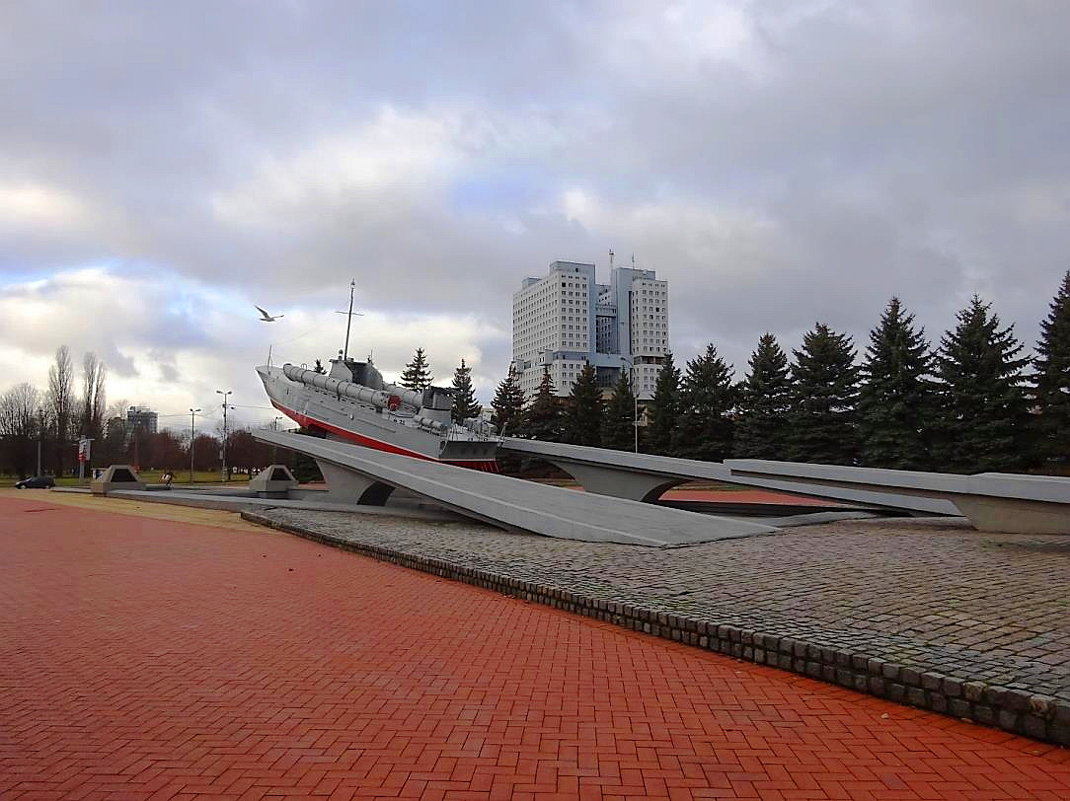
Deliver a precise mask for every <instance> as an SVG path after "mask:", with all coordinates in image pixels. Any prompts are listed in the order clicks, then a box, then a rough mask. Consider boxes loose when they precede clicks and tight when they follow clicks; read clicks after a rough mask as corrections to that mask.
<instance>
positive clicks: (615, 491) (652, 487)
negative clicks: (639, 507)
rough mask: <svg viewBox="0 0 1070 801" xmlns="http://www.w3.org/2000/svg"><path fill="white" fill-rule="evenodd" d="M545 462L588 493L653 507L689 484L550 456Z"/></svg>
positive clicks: (675, 479)
mask: <svg viewBox="0 0 1070 801" xmlns="http://www.w3.org/2000/svg"><path fill="white" fill-rule="evenodd" d="M542 458H543V459H545V460H546V461H548V462H550V463H551V464H552V465H554V466H555V467H559V468H561V469H562V470H564V471H565V472H566V473H568V474H569V475H570V476H572V477H573V478H574V479H576V481H578V482H579V484H580V486H581V487H583V488H584V490H586V491H587V492H594V493H597V494H599V495H609V496H611V497H613V498H627V499H628V500H630V501H643V502H645V503H653V502H654V501H656V500H657V499H658V498H660V497H661V495H662V494H663V493H664V492H665V491H666V490H668V489H671V488H672V487H675V486H677V485H679V484H685V483H687V480H686V479H683V478H672V477H666V476H656V475H650V474H643V473H629V472H626V471H624V470H619V469H616V468H612V467H598V466H597V465H592V464H577V463H576V462H571V461H566V460H561V461H556V460H554V459H552V458H547V457H546V456H543V457H542Z"/></svg>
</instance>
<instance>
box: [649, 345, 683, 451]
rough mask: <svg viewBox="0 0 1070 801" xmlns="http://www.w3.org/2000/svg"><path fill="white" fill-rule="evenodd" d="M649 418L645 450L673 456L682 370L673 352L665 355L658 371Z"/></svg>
mask: <svg viewBox="0 0 1070 801" xmlns="http://www.w3.org/2000/svg"><path fill="white" fill-rule="evenodd" d="M647 416H648V418H649V420H650V423H649V425H647V430H646V443H645V450H647V451H649V452H650V453H654V454H658V455H661V456H669V455H671V454H672V432H673V431H674V430H675V428H676V420H677V418H678V417H679V416H680V368H679V367H677V366H676V364H675V363H674V362H673V357H672V353H671V352H669V353H666V354H665V361H664V362H662V364H661V369H660V370H659V371H658V380H657V382H656V383H655V384H654V397H653V398H652V399H651V401H650V408H649V410H648V411H647Z"/></svg>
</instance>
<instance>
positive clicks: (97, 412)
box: [78, 352, 107, 439]
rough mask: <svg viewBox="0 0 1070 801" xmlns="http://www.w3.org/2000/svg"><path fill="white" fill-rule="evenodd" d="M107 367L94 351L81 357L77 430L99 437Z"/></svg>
mask: <svg viewBox="0 0 1070 801" xmlns="http://www.w3.org/2000/svg"><path fill="white" fill-rule="evenodd" d="M106 376H107V368H106V367H105V365H104V362H102V361H100V360H99V359H97V355H96V354H95V353H92V352H90V353H87V354H85V355H84V356H83V357H82V397H81V398H80V399H79V409H78V418H79V419H78V431H79V432H80V433H81V434H82V436H84V437H91V438H93V439H99V438H100V436H101V434H102V432H103V430H104V380H105V377H106Z"/></svg>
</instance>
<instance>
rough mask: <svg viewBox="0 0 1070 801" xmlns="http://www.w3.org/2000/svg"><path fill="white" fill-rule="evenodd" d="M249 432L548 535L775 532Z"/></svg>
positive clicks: (686, 536) (700, 538) (653, 540)
mask: <svg viewBox="0 0 1070 801" xmlns="http://www.w3.org/2000/svg"><path fill="white" fill-rule="evenodd" d="M253 436H255V437H256V438H257V439H259V440H261V441H263V442H268V443H270V444H272V445H278V446H280V447H284V448H289V449H290V450H294V451H298V452H300V453H304V454H307V455H309V456H311V457H312V458H314V459H316V460H317V461H325V462H327V463H329V464H332V465H334V466H336V467H339V468H343V469H346V470H349V471H352V472H354V473H357V474H359V475H361V476H364V477H366V478H369V479H373V480H374V481H377V482H381V483H384V484H389V485H391V486H394V487H402V488H404V489H407V490H409V491H410V492H413V493H416V494H417V495H420V496H422V497H425V498H427V499H429V500H431V501H433V502H435V503H437V504H440V505H442V506H445V507H446V508H449V509H452V510H453V511H456V512H459V513H461V514H463V515H466V516H469V517H473V518H475V519H477V520H482V521H484V522H486V523H490V524H491V525H495V526H498V527H501V528H506V529H512V530H518V531H527V532H532V533H535V534H542V535H544V536H548V537H558V538H561V539H571V540H582V541H584V542H616V543H625V544H630V545H644V546H647V547H655V548H665V547H673V546H680V545H689V544H693V543H698V542H710V541H713V540H723V539H735V538H739V537H751V536H756V535H763V534H772V533H775V532H776V531H777V529H776V528H774V527H773V526H768V525H764V524H761V523H754V522H751V521H746V520H735V519H732V518H724V517H715V516H711V515H700V514H696V513H693V512H684V511H680V510H677V509H666V508H664V507H659V506H652V505H650V504H645V503H640V502H637V501H630V500H625V499H622V498H611V497H608V496H604V495H595V494H591V493H584V492H576V491H575V490H568V489H562V488H560V487H549V486H544V485H542V484H535V483H532V482H530V481H523V480H521V479H516V478H510V477H508V476H501V475H495V474H491V473H483V472H478V471H475V470H466V469H464V468H461V467H453V466H452V465H446V464H440V463H437V462H429V461H423V460H419V459H412V458H410V457H407V456H398V455H396V454H391V453H384V452H382V451H375V450H371V449H368V448H362V447H360V446H357V445H351V444H349V443H344V442H331V441H327V440H323V439H318V438H316V437H308V436H302V435H300V434H288V433H277V432H272V431H255V432H253Z"/></svg>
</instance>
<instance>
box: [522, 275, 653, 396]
mask: <svg viewBox="0 0 1070 801" xmlns="http://www.w3.org/2000/svg"><path fill="white" fill-rule="evenodd" d="M610 263H611V265H612V261H611V262H610ZM668 350H669V288H668V282H667V281H659V280H658V279H657V276H656V275H655V273H654V271H653V270H640V269H637V268H635V267H618V268H613V269H611V271H610V282H609V283H608V284H598V283H596V281H595V265H593V264H585V263H582V262H571V261H555V262H552V263H551V264H550V269H549V273H548V274H547V275H546V276H545V277H544V278H526V279H524V283H523V285H522V286H521V288H520V290H519V291H518V292H516V293H515V294H514V295H513V366H514V369H515V370H516V371H517V373H518V374H519V376H520V385H521V387H522V388H523V389H524V393H525V394H526V395H528V396H530V395H531V394H532V393H534V392H535V389H536V388H537V387H538V386H539V382H540V381H541V380H542V373H543V367H544V365H545V366H548V367H549V368H550V376H551V378H553V381H554V386H555V388H556V390H557V394H558V395H562V396H564V395H568V394H569V392H570V391H571V389H572V383H573V381H575V379H576V376H577V375H578V374H579V372H580V370H582V369H583V365H584V363H585V362H588V361H589V362H590V363H591V364H592V365H593V366H594V367H595V368H596V370H597V371H598V381H599V384H600V385H601V386H602V387H603V388H605V389H609V388H610V387H612V386H613V385H614V384H615V383H616V382H617V380H618V378H619V376H620V372H621V370H625V371H628V372H629V375H630V380H631V381H632V386H633V388H634V389H635V391H636V393H637V394H638V396H639V399H640V400H649V399H650V398H651V397H653V394H654V384H655V381H656V380H657V374H658V370H660V369H661V363H662V361H663V360H664V357H665V354H666V353H667V352H668Z"/></svg>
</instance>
